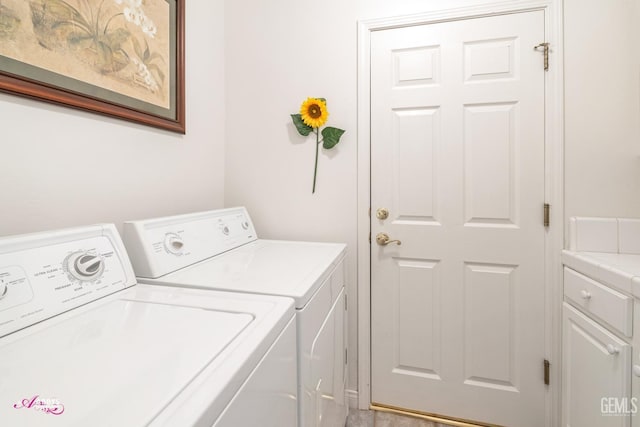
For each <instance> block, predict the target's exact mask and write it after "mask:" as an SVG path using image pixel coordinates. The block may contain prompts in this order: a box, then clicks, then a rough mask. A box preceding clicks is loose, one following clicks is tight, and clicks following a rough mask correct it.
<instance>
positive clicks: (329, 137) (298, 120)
mask: <svg viewBox="0 0 640 427" xmlns="http://www.w3.org/2000/svg"><path fill="white" fill-rule="evenodd" d="M328 118H329V111H328V110H327V100H326V99H324V98H307V99H306V100H305V101H304V102H303V103H302V105H301V106H300V114H291V119H292V120H293V124H294V125H295V126H296V129H297V130H298V133H299V134H300V135H302V136H309V134H311V133H312V132H313V133H315V134H316V161H315V164H314V167H313V188H312V190H311V193H315V192H316V176H317V175H318V151H319V149H320V143H322V148H324V149H325V150H331V149H332V148H333V147H335V146H336V145H338V143H339V142H340V137H341V136H342V134H343V133H344V132H345V131H344V130H342V129H338V128H334V127H331V126H327V127H325V128H324V129H322V131H320V128H321V127H322V126H323V125H324V124H325V123H327V119H328ZM320 134H322V139H320Z"/></svg>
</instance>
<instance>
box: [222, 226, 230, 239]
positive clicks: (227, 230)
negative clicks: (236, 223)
mask: <svg viewBox="0 0 640 427" xmlns="http://www.w3.org/2000/svg"><path fill="white" fill-rule="evenodd" d="M229 231H230V230H229V227H228V226H226V225H225V226H224V227H222V232H223V233H224V235H225V236H228V235H229Z"/></svg>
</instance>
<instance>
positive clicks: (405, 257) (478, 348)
mask: <svg viewBox="0 0 640 427" xmlns="http://www.w3.org/2000/svg"><path fill="white" fill-rule="evenodd" d="M543 41H544V12H542V11H532V12H526V13H514V14H507V15H501V16H493V17H485V18H477V19H466V20H459V21H450V22H442V23H436V24H429V25H421V26H413V27H403V28H395V29H389V30H382V31H376V32H373V33H372V36H371V171H372V172H371V175H372V176H371V186H372V187H371V203H372V219H371V231H372V246H371V274H372V280H371V304H372V307H371V313H372V337H371V340H372V343H371V344H372V355H371V357H372V359H371V361H372V382H371V386H372V389H371V393H372V401H373V402H374V403H375V404H379V405H385V406H393V407H399V408H404V409H408V410H413V411H419V412H424V413H431V414H438V415H443V416H448V417H454V418H460V419H466V420H475V421H478V422H483V423H492V424H498V425H504V426H509V427H541V426H543V425H545V406H544V401H545V386H544V383H543V360H544V344H545V340H544V338H545V335H544V328H545V326H544V325H545V319H544V308H545V306H544V289H545V286H544V239H545V237H544V233H545V230H544V225H543V205H544V167H545V164H544V134H545V133H544V69H543V62H542V61H543V58H542V54H541V53H539V52H537V51H535V50H534V48H533V47H534V46H535V45H537V44H539V43H541V42H543ZM379 208H386V209H388V211H389V217H388V218H387V219H385V220H379V219H377V218H376V211H377V209H379ZM379 233H386V234H388V235H389V236H390V238H391V239H398V240H400V241H401V242H402V244H401V245H396V244H395V243H390V244H388V245H386V246H381V245H378V244H376V235H377V234H379Z"/></svg>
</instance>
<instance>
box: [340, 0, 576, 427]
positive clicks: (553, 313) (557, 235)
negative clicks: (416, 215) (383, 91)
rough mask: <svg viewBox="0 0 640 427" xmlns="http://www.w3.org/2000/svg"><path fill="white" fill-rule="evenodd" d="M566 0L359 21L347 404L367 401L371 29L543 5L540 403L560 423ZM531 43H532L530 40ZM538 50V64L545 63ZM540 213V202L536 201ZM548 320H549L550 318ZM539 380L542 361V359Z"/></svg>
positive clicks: (550, 420) (520, 0)
mask: <svg viewBox="0 0 640 427" xmlns="http://www.w3.org/2000/svg"><path fill="white" fill-rule="evenodd" d="M562 7H563V0H515V1H514V0H508V1H500V2H487V3H484V4H481V5H476V6H470V7H462V8H455V9H445V10H437V11H432V12H426V13H420V14H413V15H405V16H396V17H386V18H378V19H369V20H362V21H359V22H358V137H357V140H358V147H357V151H358V208H357V217H358V245H357V273H358V275H357V277H358V286H357V291H358V296H357V306H358V315H357V317H358V392H357V395H355V394H353V393H352V394H351V396H350V397H351V402H350V405H351V406H352V407H358V408H359V409H369V407H370V405H371V245H370V232H371V209H372V206H371V132H370V130H371V128H370V125H371V115H370V102H371V92H370V88H371V79H370V69H371V53H370V52H371V33H372V32H374V31H379V30H385V29H391V28H399V27H408V26H414V25H423V24H433V23H438V22H447V21H457V20H462V19H470V18H480V17H490V16H497V15H505V14H511V13H518V12H529V11H535V10H542V11H544V16H545V40H540V42H541V43H542V42H543V41H546V42H548V43H550V46H551V49H550V52H549V62H550V67H549V70H548V71H547V72H546V73H545V171H544V177H545V189H544V193H545V201H546V203H549V204H550V205H551V210H550V221H551V226H550V227H548V228H547V229H546V231H545V351H544V353H545V357H546V358H547V359H548V360H549V361H550V362H551V365H552V366H553V369H551V376H550V386H549V387H548V388H547V393H546V401H545V411H546V420H547V425H548V426H550V425H558V422H559V420H560V410H561V402H560V398H561V388H560V386H561V383H560V380H561V377H562V376H561V372H560V366H561V360H562V358H561V333H562V330H561V323H562V286H561V285H562V263H561V259H560V255H561V251H562V249H563V247H564V110H563V107H564V96H563V93H564V86H563V76H564V74H563V52H562V47H563V39H562V34H563V33H562ZM531 48H533V46H532V47H531ZM542 60H543V58H542V54H541V55H540V66H541V67H542ZM540 214H541V215H540V220H541V221H542V206H541V207H540ZM549 320H550V321H549ZM540 363H541V366H540V376H541V381H542V372H543V371H542V361H540Z"/></svg>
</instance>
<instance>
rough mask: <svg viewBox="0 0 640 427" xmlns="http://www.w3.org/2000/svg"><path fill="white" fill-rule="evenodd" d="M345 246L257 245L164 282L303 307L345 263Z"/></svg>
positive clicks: (276, 242)
mask: <svg viewBox="0 0 640 427" xmlns="http://www.w3.org/2000/svg"><path fill="white" fill-rule="evenodd" d="M345 251H346V245H344V244H342V243H318V242H296V241H279V240H256V241H254V242H251V243H248V244H246V245H244V246H241V247H239V248H236V249H234V250H232V251H229V252H226V253H224V254H222V255H218V256H216V257H213V258H209V259H207V260H205V261H202V262H200V263H198V264H195V265H192V266H189V267H186V268H183V269H181V270H178V271H176V272H174V273H171V274H168V275H166V276H163V277H162V278H160V279H158V280H146V279H142V278H141V279H139V280H140V282H142V283H145V282H147V283H158V284H166V285H172V286H176V285H178V286H186V287H196V288H205V289H219V290H228V291H235V292H248V293H258V294H266V295H279V296H286V297H292V298H293V299H294V300H295V305H296V308H298V309H300V308H303V307H304V306H305V305H306V304H307V302H309V300H310V299H311V298H312V297H313V295H314V294H315V292H316V291H317V290H318V289H319V288H320V286H321V285H322V283H323V282H324V280H325V279H326V278H327V277H328V276H329V275H330V274H331V271H332V269H333V267H335V265H337V263H338V262H339V261H340V260H341V259H342V257H343V256H344V253H345Z"/></svg>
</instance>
